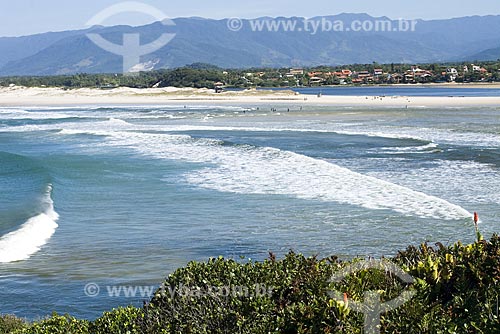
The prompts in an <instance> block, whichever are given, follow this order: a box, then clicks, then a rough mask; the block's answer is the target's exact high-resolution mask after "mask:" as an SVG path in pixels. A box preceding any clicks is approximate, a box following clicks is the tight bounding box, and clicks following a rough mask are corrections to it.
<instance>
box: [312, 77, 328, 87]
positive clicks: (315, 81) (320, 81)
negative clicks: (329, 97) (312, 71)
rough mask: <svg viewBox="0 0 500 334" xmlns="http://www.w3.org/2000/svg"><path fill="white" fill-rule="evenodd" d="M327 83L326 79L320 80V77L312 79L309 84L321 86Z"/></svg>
mask: <svg viewBox="0 0 500 334" xmlns="http://www.w3.org/2000/svg"><path fill="white" fill-rule="evenodd" d="M324 81H325V79H323V78H320V77H311V78H310V79H309V84H310V85H319V84H322V83H323V82H324Z"/></svg>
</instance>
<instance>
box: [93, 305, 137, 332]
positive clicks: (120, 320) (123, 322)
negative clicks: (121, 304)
mask: <svg viewBox="0 0 500 334" xmlns="http://www.w3.org/2000/svg"><path fill="white" fill-rule="evenodd" d="M142 316H143V312H142V310H141V309H138V308H135V307H132V306H129V307H125V308H117V309H114V310H113V311H111V312H104V314H103V315H102V316H101V317H100V318H99V319H97V320H95V321H94V322H92V323H91V325H90V332H91V333H99V334H134V333H140V331H139V326H138V324H139V321H140V319H142Z"/></svg>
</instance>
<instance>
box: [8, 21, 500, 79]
mask: <svg viewBox="0 0 500 334" xmlns="http://www.w3.org/2000/svg"><path fill="white" fill-rule="evenodd" d="M256 20H260V21H261V22H264V21H265V20H267V21H269V20H274V21H275V22H279V21H284V20H292V21H296V22H299V25H300V23H301V22H303V20H304V19H303V18H299V17H294V18H268V17H267V18H259V19H255V20H253V21H250V20H243V21H241V22H240V24H241V25H242V29H241V30H239V31H232V30H231V29H229V28H228V20H227V19H225V20H213V19H204V18H198V17H192V18H177V19H174V20H173V22H174V23H175V26H166V25H164V24H162V23H161V22H155V23H152V24H148V25H144V26H139V27H131V26H112V27H103V26H94V27H91V28H89V29H85V30H73V31H63V32H49V33H43V34H37V35H31V36H23V37H1V38H0V75H1V76H8V75H59V74H73V73H119V72H121V71H122V67H123V58H122V57H121V56H119V55H115V54H112V53H110V52H108V51H105V50H103V49H101V48H100V47H98V46H97V45H96V44H94V43H93V42H92V41H91V40H90V39H89V38H88V37H87V34H89V33H93V34H98V35H100V36H102V37H103V38H104V39H106V40H108V41H110V42H112V43H115V44H122V43H123V36H124V34H139V35H140V39H141V44H145V43H149V42H152V41H154V40H155V39H157V38H158V37H159V36H161V35H162V34H163V33H165V32H167V33H170V34H175V38H173V40H172V41H171V42H169V43H168V44H166V45H165V46H164V47H162V48H160V49H158V50H156V51H154V52H152V53H150V54H147V55H144V56H142V57H141V58H140V64H138V65H137V66H135V69H136V70H150V69H161V68H175V67H181V66H184V65H188V64H192V63H208V64H213V65H216V66H219V67H222V68H248V67H298V66H316V65H342V64H354V63H360V64H363V63H372V62H377V63H432V62H454V61H480V60H496V59H499V58H500V16H494V15H490V16H470V17H462V18H454V19H446V20H427V21H426V20H417V21H416V25H415V30H414V31H411V32H410V31H378V32H377V31H363V32H356V31H352V30H351V31H347V30H348V29H346V30H345V31H343V32H340V31H335V32H334V31H324V32H317V33H316V34H313V33H312V32H311V31H304V30H303V29H301V30H302V31H299V29H297V30H296V31H294V32H291V31H285V29H279V31H253V30H252V28H251V22H256ZM308 20H309V21H315V22H322V21H330V22H343V24H344V25H345V26H351V24H352V22H355V21H359V22H372V23H373V24H375V22H376V21H379V20H390V19H389V18H386V17H382V18H375V17H372V16H369V15H367V14H345V13H344V14H340V15H335V16H320V17H315V18H310V19H308ZM392 22H393V25H394V26H397V25H398V21H397V20H393V21H392ZM367 26H370V25H369V24H368V25H367ZM264 30H265V29H264Z"/></svg>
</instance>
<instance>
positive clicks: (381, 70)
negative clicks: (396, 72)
mask: <svg viewBox="0 0 500 334" xmlns="http://www.w3.org/2000/svg"><path fill="white" fill-rule="evenodd" d="M382 74H384V70H383V69H381V68H376V69H374V70H373V75H375V76H378V75H382Z"/></svg>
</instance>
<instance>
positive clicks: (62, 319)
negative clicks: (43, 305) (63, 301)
mask: <svg viewBox="0 0 500 334" xmlns="http://www.w3.org/2000/svg"><path fill="white" fill-rule="evenodd" d="M22 333H23V334H69V333H71V334H87V333H89V322H88V321H87V320H78V319H76V318H73V317H71V316H69V315H58V314H57V313H54V314H52V316H51V317H50V318H47V319H44V320H41V321H39V322H35V323H34V324H32V325H31V326H30V327H29V328H27V329H25V330H23V331H22Z"/></svg>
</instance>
